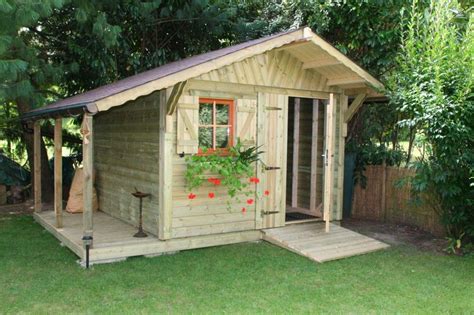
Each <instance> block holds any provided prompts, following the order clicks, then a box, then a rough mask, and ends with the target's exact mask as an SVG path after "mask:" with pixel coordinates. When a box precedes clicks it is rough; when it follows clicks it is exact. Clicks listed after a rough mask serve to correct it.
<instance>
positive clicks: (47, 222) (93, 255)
mask: <svg viewBox="0 0 474 315" xmlns="http://www.w3.org/2000/svg"><path fill="white" fill-rule="evenodd" d="M33 216H34V218H35V220H36V221H37V222H38V223H39V224H41V225H42V226H43V227H44V228H45V229H46V230H48V231H49V232H50V233H51V234H53V235H54V236H55V237H56V238H57V239H58V240H59V241H60V242H61V243H62V244H63V245H64V246H67V247H68V248H69V249H70V250H71V251H73V252H74V253H75V254H76V255H77V256H78V257H79V258H80V262H81V264H82V265H84V263H85V258H86V253H85V248H84V246H83V241H82V236H83V225H82V224H83V222H82V221H83V217H82V215H81V214H71V213H68V212H63V227H62V228H57V227H56V216H55V213H54V211H52V210H50V211H42V212H36V213H34V215H33ZM93 219H94V240H93V246H92V248H91V249H90V251H89V262H90V264H97V263H108V262H115V261H121V260H125V259H127V258H128V257H133V256H156V255H161V254H166V253H173V252H177V251H181V250H185V249H194V248H202V247H209V246H219V245H227V244H233V243H240V242H250V241H257V240H260V231H244V232H234V233H224V234H215V235H205V236H196V237H190V238H178V239H172V240H166V241H161V240H159V239H158V238H157V237H156V236H153V235H151V234H149V233H148V237H145V238H135V237H133V234H135V233H136V232H137V229H136V228H135V227H134V226H132V225H129V224H127V223H125V222H123V221H121V220H119V219H116V218H114V217H112V216H110V215H108V214H106V213H104V212H102V211H97V212H94V213H93Z"/></svg>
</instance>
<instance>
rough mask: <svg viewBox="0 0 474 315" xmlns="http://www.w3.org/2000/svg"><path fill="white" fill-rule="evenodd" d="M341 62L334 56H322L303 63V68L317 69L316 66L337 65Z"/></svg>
mask: <svg viewBox="0 0 474 315" xmlns="http://www.w3.org/2000/svg"><path fill="white" fill-rule="evenodd" d="M340 63H341V62H340V61H339V60H337V59H334V58H329V57H321V58H318V59H315V60H311V61H308V62H305V63H303V67H302V68H303V69H316V68H321V67H327V66H335V65H338V64H340Z"/></svg>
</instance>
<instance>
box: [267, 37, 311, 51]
mask: <svg viewBox="0 0 474 315" xmlns="http://www.w3.org/2000/svg"><path fill="white" fill-rule="evenodd" d="M308 44H311V41H310V40H309V39H301V40H299V41H295V42H293V43H291V44H286V45H283V46H281V47H278V48H275V49H274V51H281V50H288V49H293V48H299V47H301V46H306V45H308Z"/></svg>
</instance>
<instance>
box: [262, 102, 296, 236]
mask: <svg viewBox="0 0 474 315" xmlns="http://www.w3.org/2000/svg"><path fill="white" fill-rule="evenodd" d="M257 107H258V114H257V145H258V146H261V148H260V150H262V151H264V153H263V154H262V156H261V160H262V161H263V164H264V165H263V166H262V165H259V166H258V167H257V177H258V178H259V179H260V183H259V184H258V185H257V195H258V198H257V209H256V210H257V213H256V228H257V229H261V228H272V227H278V226H284V225H285V206H286V194H285V183H286V150H287V148H286V146H287V143H286V142H287V141H286V137H287V114H288V96H286V95H281V94H269V93H259V94H258V104H257ZM266 191H267V192H268V194H265V192H266Z"/></svg>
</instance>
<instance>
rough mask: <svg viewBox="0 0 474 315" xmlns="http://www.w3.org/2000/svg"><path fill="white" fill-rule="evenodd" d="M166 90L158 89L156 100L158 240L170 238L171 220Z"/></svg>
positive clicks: (169, 123) (170, 126)
mask: <svg viewBox="0 0 474 315" xmlns="http://www.w3.org/2000/svg"><path fill="white" fill-rule="evenodd" d="M168 92H169V90H168ZM168 92H167V91H166V90H162V91H160V94H159V99H158V100H157V101H158V102H159V104H160V106H159V108H160V118H159V119H160V120H159V124H160V152H159V155H160V156H159V163H160V165H159V185H160V193H159V197H158V203H159V217H158V237H159V239H160V240H167V239H170V238H171V236H172V235H171V234H172V233H171V232H172V231H171V229H172V227H171V223H172V222H171V221H172V219H173V199H172V198H173V196H172V193H173V192H172V187H173V161H172V157H173V133H172V131H173V124H172V122H173V119H172V118H173V116H172V115H168V114H167V107H166V106H164V105H165V104H167V101H168V98H169V97H170V93H168ZM181 93H182V91H181ZM180 95H181V94H180ZM176 101H177V100H176Z"/></svg>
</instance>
